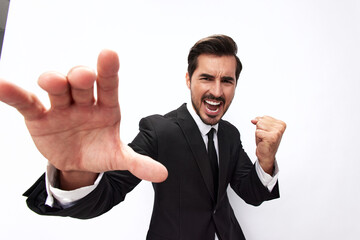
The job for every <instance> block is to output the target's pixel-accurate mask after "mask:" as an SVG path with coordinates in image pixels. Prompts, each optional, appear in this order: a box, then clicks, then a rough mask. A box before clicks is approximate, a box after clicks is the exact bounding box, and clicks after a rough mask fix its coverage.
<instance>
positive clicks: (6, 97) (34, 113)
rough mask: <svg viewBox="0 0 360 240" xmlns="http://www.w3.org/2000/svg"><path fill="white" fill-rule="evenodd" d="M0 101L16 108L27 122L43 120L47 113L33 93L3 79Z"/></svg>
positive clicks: (1, 81)
mask: <svg viewBox="0 0 360 240" xmlns="http://www.w3.org/2000/svg"><path fill="white" fill-rule="evenodd" d="M0 101H2V102H4V103H6V104H8V105H10V106H12V107H14V108H16V109H17V110H18V111H19V112H20V113H21V114H22V115H23V116H24V118H25V119H26V120H34V119H38V118H41V117H42V116H43V115H44V113H45V111H46V109H45V107H44V106H43V105H42V103H41V102H40V101H39V99H38V98H37V97H36V96H35V95H34V94H33V93H30V92H28V91H26V90H24V89H22V88H20V87H18V86H16V85H15V84H12V83H10V82H7V81H4V80H1V79H0Z"/></svg>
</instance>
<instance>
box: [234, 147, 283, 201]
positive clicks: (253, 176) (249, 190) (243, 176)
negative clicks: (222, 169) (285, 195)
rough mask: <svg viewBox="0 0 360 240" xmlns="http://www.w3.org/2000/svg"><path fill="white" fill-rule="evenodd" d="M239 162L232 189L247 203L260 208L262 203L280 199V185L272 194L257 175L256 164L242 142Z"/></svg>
mask: <svg viewBox="0 0 360 240" xmlns="http://www.w3.org/2000/svg"><path fill="white" fill-rule="evenodd" d="M236 156H238V160H237V161H236V163H235V168H234V172H233V174H232V178H231V181H230V186H231V188H232V189H233V190H234V191H235V192H236V194H237V195H239V196H240V197H241V198H242V199H243V200H244V201H245V202H246V203H248V204H251V205H254V206H259V205H260V204H261V203H262V202H264V201H268V200H272V199H275V198H279V197H280V194H279V184H278V182H277V183H276V185H275V187H274V188H273V190H272V191H271V192H270V191H269V190H268V189H267V187H265V186H264V185H263V184H262V182H261V181H260V179H259V176H258V175H257V172H256V169H255V164H253V163H252V162H251V160H250V158H249V157H248V155H247V154H246V152H245V151H244V149H243V147H242V145H241V142H240V143H239V146H238V147H237V154H236Z"/></svg>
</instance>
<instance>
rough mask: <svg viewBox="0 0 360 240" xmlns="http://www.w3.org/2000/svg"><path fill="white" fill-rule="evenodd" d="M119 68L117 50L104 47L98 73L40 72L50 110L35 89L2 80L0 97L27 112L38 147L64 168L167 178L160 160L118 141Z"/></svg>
mask: <svg viewBox="0 0 360 240" xmlns="http://www.w3.org/2000/svg"><path fill="white" fill-rule="evenodd" d="M118 70H119V59H118V56H117V54H116V53H115V52H112V51H110V50H104V51H102V52H101V53H100V55H99V58H98V67H97V74H96V73H95V72H94V71H92V70H91V69H89V68H87V67H75V68H73V69H72V70H70V72H69V73H68V75H67V76H64V75H61V74H59V73H56V72H47V73H44V74H43V75H41V76H40V78H39V85H40V86H41V87H42V88H43V89H44V90H45V91H47V92H48V94H49V99H50V102H51V108H50V109H49V110H47V109H45V108H44V106H43V105H42V104H41V102H40V101H39V100H38V99H37V97H36V96H35V95H34V94H32V93H29V92H27V91H25V90H23V89H21V88H20V87H18V86H16V85H14V84H12V83H9V82H6V81H2V80H0V100H1V101H3V102H5V103H7V104H9V105H11V106H13V107H15V108H16V109H17V110H18V111H19V112H20V113H21V114H22V115H23V116H24V117H25V122H26V126H27V128H28V130H29V132H30V134H31V136H32V138H33V140H34V142H35V145H36V147H37V148H38V150H39V151H40V152H41V153H42V154H43V155H44V156H45V157H46V158H47V159H48V160H49V161H50V163H51V164H53V165H54V166H55V167H56V168H58V169H59V170H61V171H63V172H89V173H99V172H104V171H110V170H129V171H131V172H132V173H133V174H134V175H135V176H137V177H139V178H141V179H145V180H149V181H153V182H160V181H163V180H165V179H166V177H167V170H166V168H165V167H164V166H163V165H161V164H160V163H158V162H156V161H154V160H152V159H151V158H149V157H146V156H143V155H139V154H137V153H135V152H134V151H133V150H132V149H131V148H129V147H128V146H127V145H126V144H123V143H122V142H121V140H120V131H119V129H120V119H121V115H120V106H119V102H118ZM95 82H96V86H97V99H95V97H94V83H95Z"/></svg>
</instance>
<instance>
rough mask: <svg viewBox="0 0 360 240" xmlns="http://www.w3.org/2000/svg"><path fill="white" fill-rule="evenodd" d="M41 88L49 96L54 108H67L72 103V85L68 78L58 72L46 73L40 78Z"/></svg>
mask: <svg viewBox="0 0 360 240" xmlns="http://www.w3.org/2000/svg"><path fill="white" fill-rule="evenodd" d="M38 84H39V86H40V87H41V88H42V89H44V90H45V91H46V92H47V93H48V94H49V99H50V103H51V107H52V108H61V109H63V108H66V107H69V106H70V104H71V102H72V97H71V94H70V85H69V83H68V81H67V79H66V76H64V75H62V74H60V73H56V72H46V73H44V74H42V75H41V76H40V77H39V80H38Z"/></svg>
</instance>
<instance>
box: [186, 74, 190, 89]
mask: <svg viewBox="0 0 360 240" xmlns="http://www.w3.org/2000/svg"><path fill="white" fill-rule="evenodd" d="M185 78H186V86H187V87H188V88H189V89H190V86H191V80H190V76H189V73H188V72H187V73H186V75H185Z"/></svg>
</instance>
